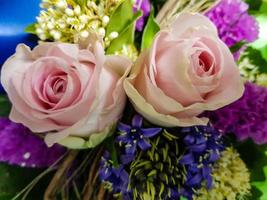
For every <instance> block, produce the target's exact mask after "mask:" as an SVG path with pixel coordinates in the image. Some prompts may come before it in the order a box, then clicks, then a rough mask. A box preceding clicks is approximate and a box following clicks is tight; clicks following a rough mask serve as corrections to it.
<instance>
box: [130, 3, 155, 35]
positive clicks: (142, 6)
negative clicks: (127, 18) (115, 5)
mask: <svg viewBox="0 0 267 200" xmlns="http://www.w3.org/2000/svg"><path fill="white" fill-rule="evenodd" d="M138 10H142V12H143V16H142V17H140V18H139V19H138V20H137V22H136V29H137V30H138V31H142V30H143V27H144V24H145V18H146V17H147V16H148V15H149V13H150V11H151V5H150V2H149V0H136V1H135V4H134V11H135V12H136V11H138Z"/></svg>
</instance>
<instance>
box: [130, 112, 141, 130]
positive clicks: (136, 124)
mask: <svg viewBox="0 0 267 200" xmlns="http://www.w3.org/2000/svg"><path fill="white" fill-rule="evenodd" d="M142 123H143V118H142V117H141V116H140V115H135V116H134V117H133V120H132V126H133V127H134V128H141V126H142Z"/></svg>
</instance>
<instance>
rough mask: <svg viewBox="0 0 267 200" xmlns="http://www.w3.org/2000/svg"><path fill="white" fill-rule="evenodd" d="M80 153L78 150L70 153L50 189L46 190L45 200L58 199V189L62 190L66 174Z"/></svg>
mask: <svg viewBox="0 0 267 200" xmlns="http://www.w3.org/2000/svg"><path fill="white" fill-rule="evenodd" d="M78 153H79V151H76V150H72V151H70V152H69V154H68V155H67V157H66V159H65V160H64V161H63V163H62V164H61V165H60V166H59V168H58V170H57V172H56V173H55V175H54V177H53V179H52V181H51V182H50V183H49V185H48V187H47V188H46V191H45V195H44V200H55V199H56V193H57V190H58V188H60V185H61V183H62V178H63V177H64V174H65V173H66V172H67V170H68V169H69V168H70V166H71V164H72V162H73V161H74V159H75V158H76V156H77V155H78Z"/></svg>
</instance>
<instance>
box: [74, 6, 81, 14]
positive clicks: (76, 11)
mask: <svg viewBox="0 0 267 200" xmlns="http://www.w3.org/2000/svg"><path fill="white" fill-rule="evenodd" d="M74 13H75V14H76V15H80V14H81V7H80V6H79V5H77V6H75V8H74Z"/></svg>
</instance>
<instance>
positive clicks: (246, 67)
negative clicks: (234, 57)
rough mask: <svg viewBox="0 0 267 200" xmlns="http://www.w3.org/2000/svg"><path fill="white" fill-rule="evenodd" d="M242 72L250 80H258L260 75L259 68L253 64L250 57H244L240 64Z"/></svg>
mask: <svg viewBox="0 0 267 200" xmlns="http://www.w3.org/2000/svg"><path fill="white" fill-rule="evenodd" d="M238 67H239V70H240V74H241V75H242V76H243V77H244V78H245V79H246V80H248V81H251V82H256V81H257V76H258V75H259V68H258V67H257V66H255V65H253V64H252V63H251V62H250V60H249V58H247V57H244V58H243V59H241V60H240V62H239V64H238Z"/></svg>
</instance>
